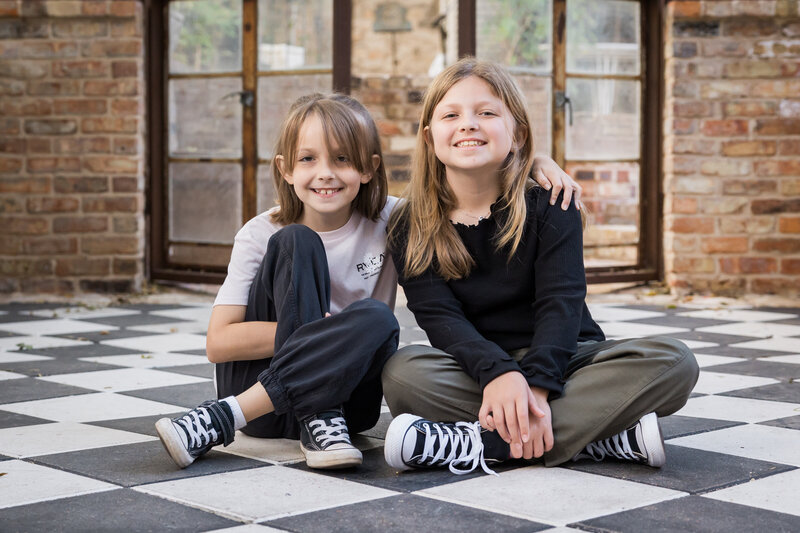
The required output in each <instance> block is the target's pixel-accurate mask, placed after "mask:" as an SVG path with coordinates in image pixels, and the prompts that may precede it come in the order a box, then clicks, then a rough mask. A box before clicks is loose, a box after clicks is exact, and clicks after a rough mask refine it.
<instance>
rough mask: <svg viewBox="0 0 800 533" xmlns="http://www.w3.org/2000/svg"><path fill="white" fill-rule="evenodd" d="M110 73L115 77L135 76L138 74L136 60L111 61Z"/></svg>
mask: <svg viewBox="0 0 800 533" xmlns="http://www.w3.org/2000/svg"><path fill="white" fill-rule="evenodd" d="M111 75H112V76H113V77H115V78H135V77H136V76H138V75H139V65H138V64H137V63H136V61H114V62H112V63H111Z"/></svg>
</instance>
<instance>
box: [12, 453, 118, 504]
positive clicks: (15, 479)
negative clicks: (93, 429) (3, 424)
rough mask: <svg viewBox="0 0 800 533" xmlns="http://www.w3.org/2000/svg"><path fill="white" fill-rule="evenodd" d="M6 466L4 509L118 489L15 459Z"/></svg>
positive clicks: (107, 484) (114, 486) (100, 482)
mask: <svg viewBox="0 0 800 533" xmlns="http://www.w3.org/2000/svg"><path fill="white" fill-rule="evenodd" d="M2 464H3V466H2V470H3V473H4V474H5V475H3V476H0V508H7V507H15V506H17V505H25V504H29V503H37V502H43V501H47V500H55V499H57V498H65V497H67V496H80V495H82V494H91V493H93V492H103V491H106V490H111V489H116V488H118V487H117V486H116V485H111V484H110V483H104V482H102V481H97V480H94V479H90V478H87V477H83V476H78V475H76V474H70V473H68V472H63V471H61V470H56V469H55V468H48V467H46V466H39V465H35V464H31V463H26V462H25V461H16V460H12V461H5V462H3V463H2Z"/></svg>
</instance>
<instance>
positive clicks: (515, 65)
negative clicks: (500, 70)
mask: <svg viewBox="0 0 800 533" xmlns="http://www.w3.org/2000/svg"><path fill="white" fill-rule="evenodd" d="M476 11H477V13H476V19H477V21H478V22H477V29H478V35H477V39H476V41H477V57H480V58H481V59H490V60H493V61H497V62H499V63H502V64H504V65H506V66H508V67H510V68H511V69H512V70H513V71H520V70H522V71H526V72H537V73H543V74H549V73H550V71H551V70H552V67H551V65H552V59H551V55H552V41H553V23H552V20H553V15H552V13H553V7H552V0H478V2H477V8H476Z"/></svg>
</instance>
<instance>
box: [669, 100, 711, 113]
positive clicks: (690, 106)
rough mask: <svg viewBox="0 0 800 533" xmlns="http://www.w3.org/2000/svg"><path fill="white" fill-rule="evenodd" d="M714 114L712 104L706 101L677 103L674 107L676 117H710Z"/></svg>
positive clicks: (673, 111)
mask: <svg viewBox="0 0 800 533" xmlns="http://www.w3.org/2000/svg"><path fill="white" fill-rule="evenodd" d="M713 112H714V108H713V107H712V105H711V102H706V101H697V100H695V101H688V102H675V103H674V104H673V106H672V113H673V115H674V116H676V117H708V116H711V115H712V114H713Z"/></svg>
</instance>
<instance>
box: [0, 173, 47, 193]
mask: <svg viewBox="0 0 800 533" xmlns="http://www.w3.org/2000/svg"><path fill="white" fill-rule="evenodd" d="M50 181H51V180H50V178H39V177H33V176H30V177H28V176H26V177H19V176H16V177H13V178H0V193H21V194H47V193H49V192H50Z"/></svg>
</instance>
